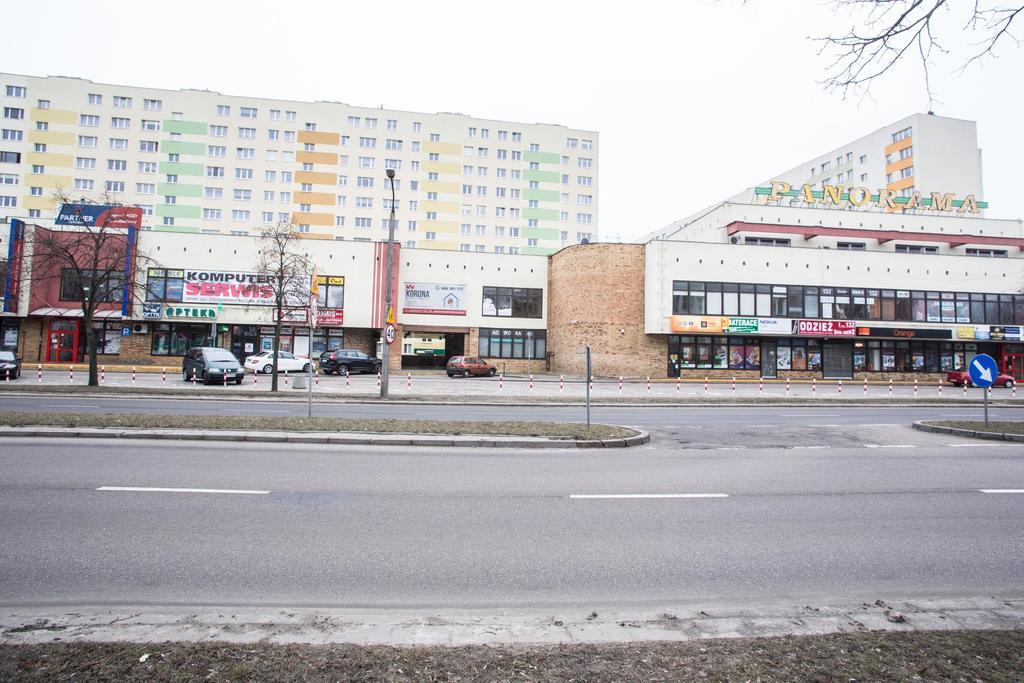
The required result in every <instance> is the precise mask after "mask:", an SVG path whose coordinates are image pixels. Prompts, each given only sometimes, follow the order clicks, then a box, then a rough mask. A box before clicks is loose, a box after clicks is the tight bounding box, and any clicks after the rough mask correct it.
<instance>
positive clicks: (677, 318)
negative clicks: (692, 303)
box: [671, 315, 729, 334]
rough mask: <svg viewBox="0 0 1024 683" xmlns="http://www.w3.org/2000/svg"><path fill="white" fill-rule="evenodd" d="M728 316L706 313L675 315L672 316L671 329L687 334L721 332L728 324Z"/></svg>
mask: <svg viewBox="0 0 1024 683" xmlns="http://www.w3.org/2000/svg"><path fill="white" fill-rule="evenodd" d="M728 324H729V319H728V318H719V317H718V316H704V315H674V316H672V322H671V330H672V331H673V332H683V333H686V334H721V332H722V330H723V328H725V327H726V326H728Z"/></svg>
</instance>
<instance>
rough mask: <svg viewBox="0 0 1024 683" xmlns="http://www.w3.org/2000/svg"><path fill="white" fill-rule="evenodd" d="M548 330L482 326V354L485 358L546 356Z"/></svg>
mask: <svg viewBox="0 0 1024 683" xmlns="http://www.w3.org/2000/svg"><path fill="white" fill-rule="evenodd" d="M546 355H547V331H546V330H501V329H489V328H480V356H482V357H484V358H545V357H546Z"/></svg>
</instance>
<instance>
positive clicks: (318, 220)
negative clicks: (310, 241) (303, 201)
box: [292, 211, 334, 225]
mask: <svg viewBox="0 0 1024 683" xmlns="http://www.w3.org/2000/svg"><path fill="white" fill-rule="evenodd" d="M292 222H293V223H295V224H297V225H298V224H306V225H334V214H332V213H306V212H302V211H299V212H296V213H294V214H292Z"/></svg>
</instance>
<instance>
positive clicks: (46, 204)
mask: <svg viewBox="0 0 1024 683" xmlns="http://www.w3.org/2000/svg"><path fill="white" fill-rule="evenodd" d="M21 206H22V208H25V209H42V210H43V211H56V210H57V200H56V199H54V198H53V196H52V195H51V196H49V197H45V196H44V197H33V196H32V195H29V196H27V197H22V199H21Z"/></svg>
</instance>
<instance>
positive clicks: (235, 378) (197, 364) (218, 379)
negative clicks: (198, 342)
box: [181, 346, 245, 384]
mask: <svg viewBox="0 0 1024 683" xmlns="http://www.w3.org/2000/svg"><path fill="white" fill-rule="evenodd" d="M193 373H194V376H195V379H196V381H197V382H199V381H201V382H203V383H208V384H209V383H214V384H225V383H226V382H234V383H235V384H241V383H242V380H243V379H244V378H245V368H243V367H242V364H241V363H239V362H238V359H237V358H235V356H234V354H232V353H231V352H230V351H228V350H227V349H221V348H218V347H216V346H197V347H195V348H191V349H189V350H188V353H186V354H185V356H184V357H183V358H182V359H181V378H182V379H183V380H185V381H186V382H187V381H189V380H191V379H192V377H193Z"/></svg>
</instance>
